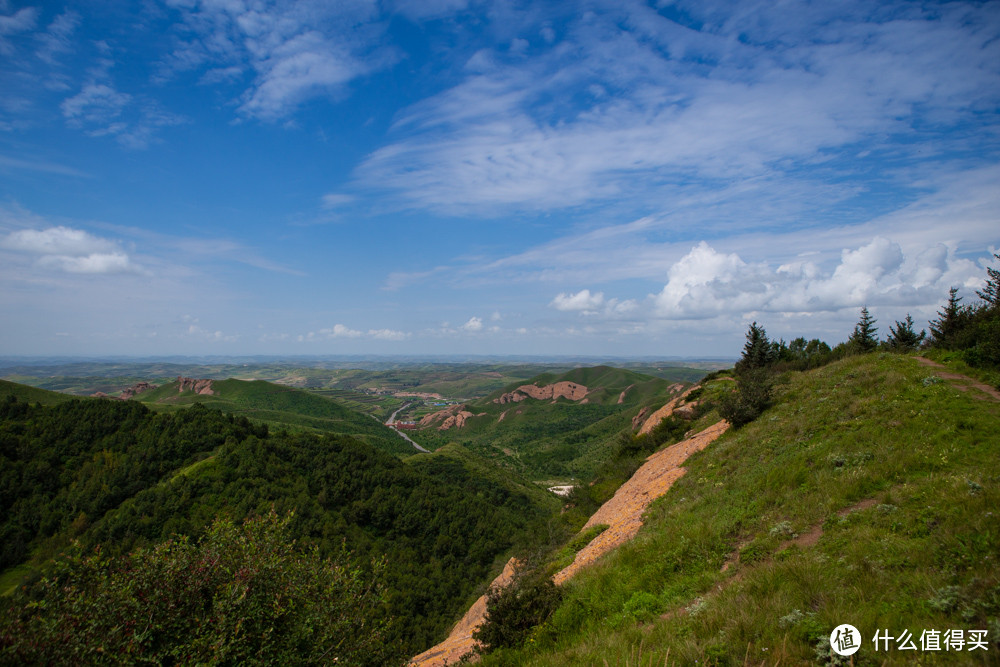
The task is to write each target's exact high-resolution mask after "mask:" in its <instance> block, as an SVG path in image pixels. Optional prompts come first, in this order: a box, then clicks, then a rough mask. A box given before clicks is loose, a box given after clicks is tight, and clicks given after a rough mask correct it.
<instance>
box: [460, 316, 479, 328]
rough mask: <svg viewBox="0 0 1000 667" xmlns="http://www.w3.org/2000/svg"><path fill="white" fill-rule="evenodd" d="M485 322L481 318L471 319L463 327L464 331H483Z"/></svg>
mask: <svg viewBox="0 0 1000 667" xmlns="http://www.w3.org/2000/svg"><path fill="white" fill-rule="evenodd" d="M482 328H483V320H482V318H480V317H470V318H469V321H468V322H466V323H465V324H463V325H462V329H463V330H464V331H481V330H482Z"/></svg>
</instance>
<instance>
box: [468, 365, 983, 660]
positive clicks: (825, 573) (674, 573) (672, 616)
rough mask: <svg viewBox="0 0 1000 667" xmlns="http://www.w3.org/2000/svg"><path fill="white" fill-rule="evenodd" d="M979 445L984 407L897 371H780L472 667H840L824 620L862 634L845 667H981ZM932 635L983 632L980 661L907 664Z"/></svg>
mask: <svg viewBox="0 0 1000 667" xmlns="http://www.w3.org/2000/svg"><path fill="white" fill-rule="evenodd" d="M998 432H1000V403H998V402H997V401H996V400H994V399H991V398H990V397H988V396H986V395H985V394H983V393H980V392H977V391H974V390H970V389H966V390H960V388H958V387H956V386H953V385H951V384H949V382H947V381H944V380H942V379H941V378H940V377H938V376H937V375H936V374H935V372H934V371H932V370H931V369H928V368H926V367H924V366H921V365H919V364H918V363H917V361H916V360H915V359H914V358H913V357H906V356H902V355H894V354H888V353H878V354H870V355H864V356H855V357H850V358H847V359H844V360H842V361H839V362H836V363H833V364H831V365H829V366H826V367H823V368H820V369H817V370H813V371H809V372H805V373H789V374H786V375H785V376H784V380H783V383H782V384H780V385H779V387H778V389H777V395H776V400H775V403H774V405H773V407H771V408H769V409H768V410H766V411H765V412H764V413H763V415H761V417H759V418H758V419H757V420H756V421H754V422H752V423H751V424H749V425H747V426H745V427H744V428H742V429H739V430H731V431H730V432H728V433H726V434H725V435H723V436H722V437H721V438H720V439H719V440H717V441H716V442H715V443H713V444H712V445H710V446H709V447H708V448H707V449H706V450H705V451H703V452H701V453H698V454H695V455H693V456H692V457H691V458H690V459H688V461H687V463H686V464H685V465H686V468H687V474H686V475H684V476H683V477H681V478H680V479H679V480H678V481H677V482H676V483H675V484H674V485H673V487H672V488H671V489H670V490H669V492H668V493H667V494H666V495H665V496H664V497H663V498H661V499H660V500H658V501H657V502H655V503H654V504H653V505H652V506H651V508H650V510H649V512H648V513H647V516H646V521H645V525H644V527H643V528H642V530H641V531H640V533H639V535H638V537H637V538H636V539H635V540H634V541H633V542H631V543H629V544H626V545H624V546H622V547H620V548H619V549H618V550H617V551H615V552H613V553H612V554H609V555H608V556H607V557H605V558H604V559H602V560H601V561H599V562H598V563H596V564H594V565H593V566H591V567H589V568H586V569H584V570H583V571H581V572H580V573H579V574H578V575H577V577H575V578H574V579H572V580H570V581H569V582H568V583H567V584H565V585H564V587H563V588H564V597H563V600H562V602H561V604H560V606H559V607H558V609H557V611H556V612H555V614H554V615H553V616H552V617H551V619H550V620H549V621H548V622H547V623H545V624H544V625H543V626H541V627H539V628H537V629H536V630H535V632H534V634H533V635H532V637H533V639H532V641H531V642H529V644H528V646H527V647H525V648H523V649H520V650H502V651H499V652H497V653H495V654H493V655H490V656H487V657H486V658H485V659H484V661H483V664H484V665H487V666H489V665H580V664H588V665H589V664H595V665H597V664H617V665H645V664H654V665H662V664H678V665H680V664H685V665H686V664H716V665H736V664H739V665H743V664H749V665H763V664H768V665H771V664H848V661H847V660H846V659H845V660H844V661H843V663H840V662H835V661H832V660H831V654H830V647H829V641H830V639H829V638H830V635H831V632H832V631H833V629H834V628H835V627H836V626H838V625H840V624H842V623H850V624H852V625H854V626H856V627H857V628H858V629H859V630H860V632H861V635H862V639H863V641H862V645H861V649H860V650H859V651H858V653H856V654H855V655H854V656H853V658H852V659H851V662H850V664H855V665H882V664H889V665H897V664H910V663H912V662H913V661H914V660H918V659H919V660H923V661H926V662H927V664H997V655H998V653H1000V567H998V565H997V563H996V559H997V557H998V556H997V555H998V554H1000V512H998V510H997V507H1000V475H998V469H997V461H998V455H1000V438H998V437H997V433H998ZM935 630H936V631H938V632H939V633H941V634H938V635H937V637H938V638H940V637H941V636H942V634H943V633H944V631H947V630H961V631H962V632H963V636H964V637H965V639H966V640H968V639H969V637H970V632H971V631H974V630H976V631H978V630H984V631H986V639H985V646H986V650H985V651H983V650H976V651H971V650H969V647H968V646H965V648H964V650H961V651H955V650H950V651H947V652H946V651H944V650H943V648H942V650H941V651H938V652H933V651H921V650H919V647H920V646H921V644H920V641H921V639H920V638H921V635H922V634H924V633H925V631H926V632H928V633H929V632H931V631H935ZM876 631H879V632H882V633H884V632H885V631H888V632H889V633H890V634H891V635H892V637H893V639H892V640H891V641H890V642H889V648H888V651H886V650H885V649H884V648H880V649H879V651H878V652H876V650H875V646H874V644H873V642H872V638H873V637H874V635H875V632H876ZM904 632H909V633H911V635H912V640H913V642H914V643H915V644H916V646H917V648H918V650H915V651H907V650H900V649H899V647H898V645H897V641H896V639H895V638H897V637H900V636H903V635H904ZM900 642H902V640H900ZM883 646H884V645H883ZM834 657H835V658H836V657H837V656H834Z"/></svg>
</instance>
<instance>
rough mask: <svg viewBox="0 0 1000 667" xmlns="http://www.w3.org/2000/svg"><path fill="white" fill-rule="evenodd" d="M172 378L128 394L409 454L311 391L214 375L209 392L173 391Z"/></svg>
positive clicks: (383, 432)
mask: <svg viewBox="0 0 1000 667" xmlns="http://www.w3.org/2000/svg"><path fill="white" fill-rule="evenodd" d="M179 388H180V387H179V385H178V383H177V382H176V381H174V382H168V383H166V384H164V385H161V386H159V387H157V388H156V389H153V390H150V391H144V392H142V393H141V394H138V395H137V396H136V397H135V398H134V399H133V400H136V401H139V402H141V403H145V404H146V405H148V406H149V407H150V408H152V409H154V410H157V411H173V410H178V409H185V408H187V407H189V406H191V405H194V404H200V405H203V406H205V407H209V408H216V409H219V410H222V411H223V412H225V413H228V414H233V415H237V416H241V417H249V418H251V419H254V420H256V421H261V422H265V423H267V424H270V425H271V426H273V427H275V428H282V429H288V430H294V431H312V432H316V433H331V434H339V435H350V436H353V437H355V438H357V439H358V440H363V441H365V442H367V443H369V444H371V445H374V446H376V447H378V448H379V449H383V450H385V451H387V452H391V453H393V454H399V455H403V456H406V455H410V454H412V453H413V452H414V451H415V450H414V449H413V446H412V445H410V444H409V443H407V442H406V441H405V440H404V439H403V438H401V437H399V435H398V434H397V433H395V432H394V431H393V430H392V429H390V428H388V427H386V426H384V425H383V424H381V423H379V422H378V421H377V420H375V419H372V418H371V417H369V416H366V415H363V414H360V413H358V412H355V411H353V410H349V409H348V408H346V407H343V406H341V405H338V404H337V403H336V402H334V401H332V400H330V399H329V398H326V397H324V396H319V395H317V394H314V393H311V392H308V391H304V390H301V389H294V388H292V387H285V386H283V385H279V384H274V383H271V382H264V381H261V380H215V381H213V382H212V388H211V389H212V392H213V393H211V394H196V393H194V392H193V391H190V390H188V391H184V392H181V391H179Z"/></svg>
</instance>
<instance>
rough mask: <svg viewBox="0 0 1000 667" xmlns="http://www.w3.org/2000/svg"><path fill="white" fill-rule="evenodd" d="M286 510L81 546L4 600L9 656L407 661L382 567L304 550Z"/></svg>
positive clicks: (107, 660) (0, 655)
mask: <svg viewBox="0 0 1000 667" xmlns="http://www.w3.org/2000/svg"><path fill="white" fill-rule="evenodd" d="M289 519H290V517H289V518H285V519H278V517H277V516H276V515H275V514H274V513H273V512H272V513H271V514H270V515H267V516H265V517H263V518H259V519H249V520H247V521H246V522H245V523H244V524H243V525H242V526H236V525H234V524H233V523H231V522H229V521H225V520H222V521H216V522H214V523H213V524H212V525H211V526H210V527H209V528H208V530H207V532H206V533H205V535H204V536H203V537H202V538H201V539H200V540H199V541H198V542H197V543H194V542H192V541H190V540H188V539H186V538H184V537H177V538H172V539H170V540H167V541H166V542H162V543H160V544H158V545H157V546H155V547H153V548H148V549H147V548H143V549H137V550H135V551H133V552H132V553H130V554H128V555H127V556H123V557H118V558H108V557H106V556H105V555H103V554H102V553H101V552H100V551H96V552H93V553H91V554H84V553H82V552H81V551H80V550H79V549H75V550H74V551H73V552H72V553H71V555H69V556H67V557H65V558H62V559H60V561H59V562H58V566H57V567H56V568H55V571H54V572H53V574H52V575H51V576H49V577H46V578H44V579H43V580H41V581H40V582H38V583H37V584H36V585H35V586H34V587H33V588H32V589H31V590H30V591H28V592H21V593H19V594H17V595H15V596H14V597H13V598H12V599H6V600H4V601H3V602H2V603H0V604H4V606H5V608H4V610H3V611H4V613H3V615H2V620H0V660H2V662H3V663H4V664H14V663H19V664H51V665H78V664H107V665H115V664H118V665H132V664H136V663H145V664H163V665H170V664H183V665H186V664H207V665H244V664H258V665H264V664H285V665H289V664H296V665H321V664H331V663H336V664H344V665H373V666H375V665H379V666H380V665H386V664H392V663H394V662H395V663H396V664H402V662H403V658H404V656H403V655H402V654H400V652H399V647H398V646H396V647H393V646H392V645H391V644H389V643H387V641H386V639H387V637H386V628H387V617H386V611H385V609H384V606H385V605H384V602H383V600H382V597H381V595H382V590H381V585H380V581H379V577H378V573H379V570H380V567H379V566H377V565H376V567H375V568H374V572H373V571H372V570H373V568H370V567H369V568H359V567H356V566H354V565H353V564H352V563H350V562H348V561H347V560H346V557H345V555H343V554H341V555H340V557H339V558H338V559H337V560H332V559H322V558H320V556H319V553H318V551H317V550H316V549H315V548H312V549H306V550H303V549H299V548H296V547H295V545H294V541H293V540H292V539H291V535H290V531H289V529H288V524H289Z"/></svg>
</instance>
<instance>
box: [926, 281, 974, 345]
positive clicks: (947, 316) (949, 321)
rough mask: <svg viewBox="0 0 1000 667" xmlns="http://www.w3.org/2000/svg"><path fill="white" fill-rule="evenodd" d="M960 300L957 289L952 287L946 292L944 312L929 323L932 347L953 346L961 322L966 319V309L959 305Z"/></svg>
mask: <svg viewBox="0 0 1000 667" xmlns="http://www.w3.org/2000/svg"><path fill="white" fill-rule="evenodd" d="M961 300H962V297H960V296H958V288H957V287H952V288H951V289H950V290H949V291H948V304H947V305H946V306H945V307H944V310H939V311H938V319H936V320H933V321H931V322H930V329H931V345H933V346H934V347H943V348H950V347H951V346H952V345H953V343H954V341H955V337H956V335H957V334H958V333H959V330H960V329H961V328H962V322H963V320H964V319H966V318H965V317H964V316H965V314H966V311H967V308H966V307H965V306H962V305H959V302H960V301H961Z"/></svg>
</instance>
